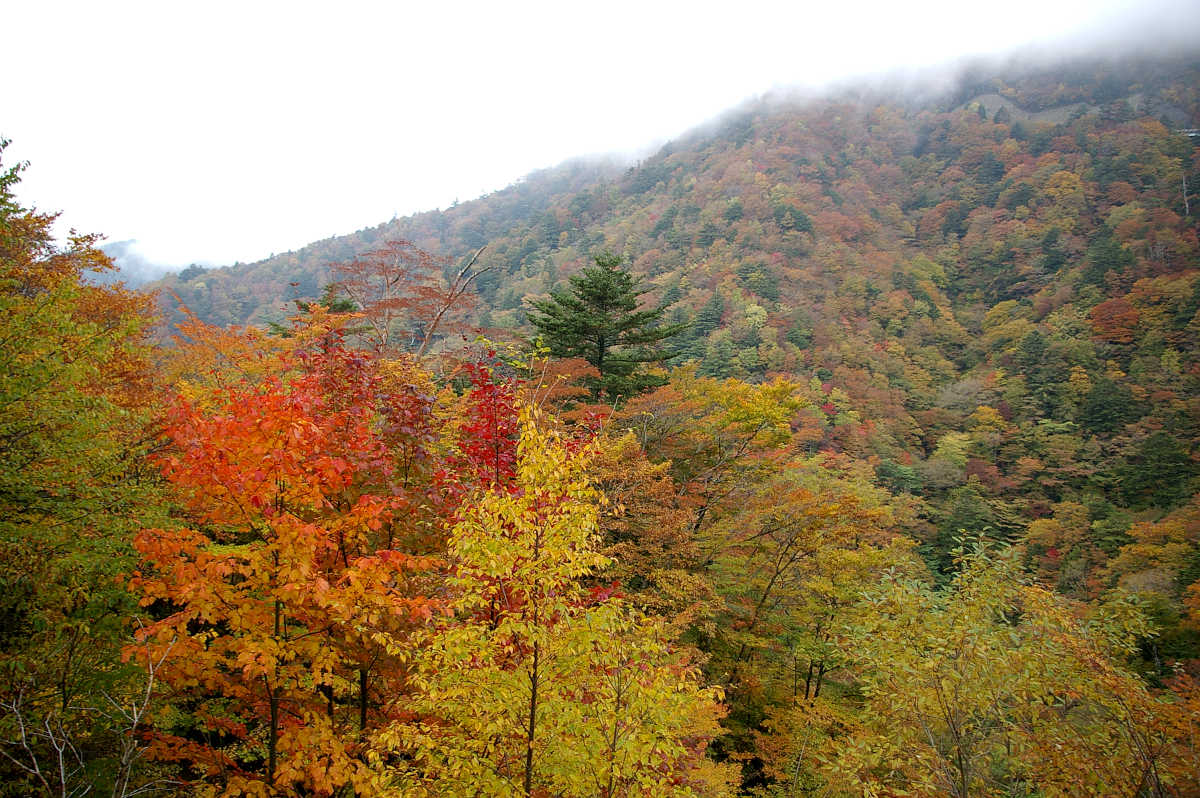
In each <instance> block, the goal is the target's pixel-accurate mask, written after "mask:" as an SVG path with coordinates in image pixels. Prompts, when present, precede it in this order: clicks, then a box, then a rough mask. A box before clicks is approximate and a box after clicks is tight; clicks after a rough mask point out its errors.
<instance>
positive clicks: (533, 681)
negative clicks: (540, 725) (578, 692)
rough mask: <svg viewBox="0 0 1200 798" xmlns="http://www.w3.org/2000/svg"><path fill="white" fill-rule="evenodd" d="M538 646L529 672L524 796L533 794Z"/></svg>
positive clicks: (534, 647) (534, 649)
mask: <svg viewBox="0 0 1200 798" xmlns="http://www.w3.org/2000/svg"><path fill="white" fill-rule="evenodd" d="M539 653H540V652H539V650H538V644H537V642H536V641H534V644H533V669H532V670H531V671H530V672H529V730H528V731H527V732H526V735H525V795H526V796H530V795H532V794H533V740H534V736H535V735H536V733H537V701H538V655H539Z"/></svg>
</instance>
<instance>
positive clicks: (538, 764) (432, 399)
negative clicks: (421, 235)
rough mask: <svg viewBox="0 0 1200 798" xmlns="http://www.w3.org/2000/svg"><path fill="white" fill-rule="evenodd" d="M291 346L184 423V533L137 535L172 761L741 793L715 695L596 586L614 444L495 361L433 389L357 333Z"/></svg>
mask: <svg viewBox="0 0 1200 798" xmlns="http://www.w3.org/2000/svg"><path fill="white" fill-rule="evenodd" d="M301 338H303V336H301ZM229 351H233V350H229ZM273 357H277V358H278V360H277V361H276V362H277V366H278V374H279V376H266V377H264V378H262V379H259V380H257V381H242V382H238V383H236V384H234V385H232V387H222V386H216V385H213V386H212V387H211V388H210V389H209V390H208V391H205V390H203V389H202V388H198V389H197V390H196V391H195V392H194V395H193V398H191V399H182V398H181V399H179V400H178V401H177V402H176V404H175V405H174V406H173V408H172V409H171V411H170V413H169V414H168V422H167V429H166V434H167V438H168V440H169V443H170V447H169V449H168V450H167V452H166V453H165V454H164V455H163V456H162V457H161V460H160V464H161V467H162V470H163V473H164V475H165V476H166V478H167V480H168V481H169V482H170V483H171V485H172V487H173V489H174V493H175V495H176V496H177V499H178V501H179V502H180V505H181V517H180V523H178V524H174V525H170V526H167V527H164V528H161V529H151V530H145V531H143V532H142V533H141V534H140V535H139V536H138V537H137V540H136V542H135V546H136V548H137V550H138V553H139V555H140V556H141V564H140V565H139V567H138V570H137V571H136V573H135V574H134V577H133V579H132V581H131V588H132V589H133V591H134V592H135V593H136V594H137V595H138V596H139V597H140V603H141V604H142V606H143V607H145V608H146V609H147V611H148V612H149V614H150V615H151V618H152V619H153V620H152V621H151V622H150V623H149V624H148V625H147V627H146V629H145V633H144V635H143V639H142V642H141V643H140V644H139V645H138V646H135V647H133V648H131V649H130V650H129V655H130V656H134V655H138V656H142V650H143V649H145V651H146V652H148V653H149V655H150V656H151V657H158V658H161V659H164V661H165V663H166V664H165V665H164V666H163V668H162V670H161V672H160V674H159V677H160V678H161V679H162V680H163V682H164V683H165V684H166V685H168V686H169V688H170V690H171V695H170V704H169V708H164V711H163V712H162V713H161V714H160V715H159V717H158V718H157V719H156V723H155V725H154V729H153V732H152V737H153V739H154V744H153V753H154V754H155V755H156V756H159V757H163V758H167V759H171V760H174V761H178V762H182V763H183V764H184V767H185V770H186V772H188V773H189V774H190V776H191V778H193V779H196V780H198V781H199V782H202V783H207V784H210V785H213V786H214V787H217V788H218V789H219V790H220V791H222V792H223V793H224V794H240V793H247V794H259V793H261V794H275V793H276V792H279V791H283V792H287V793H291V792H302V793H311V794H324V795H330V794H334V793H337V792H338V791H339V790H345V789H353V790H354V791H356V792H358V793H359V794H375V793H379V792H384V791H387V790H391V791H393V792H396V791H398V794H403V795H462V794H466V793H470V794H480V795H516V794H519V795H540V794H558V795H596V794H606V795H612V796H617V795H650V794H654V795H681V796H683V795H694V794H697V791H699V792H702V793H704V794H712V793H714V792H716V791H720V790H721V789H723V786H722V785H724V784H725V783H726V782H727V780H728V775H729V774H728V773H727V772H725V771H724V770H722V769H721V768H718V767H714V766H712V765H711V763H706V762H705V760H704V749H705V745H706V742H707V741H708V740H710V739H711V738H712V737H714V736H715V735H716V734H717V733H718V732H719V731H720V728H719V726H718V725H717V722H716V721H717V718H718V717H719V716H720V714H721V710H720V707H719V704H718V701H719V698H720V692H719V690H716V689H715V688H706V687H703V686H702V684H701V679H700V675H699V672H698V670H697V669H696V667H695V664H694V663H692V662H691V661H690V660H689V659H688V658H687V657H686V656H685V655H684V654H683V653H682V652H681V651H679V650H678V649H677V648H676V647H675V645H674V644H673V642H672V635H671V634H669V633H668V632H667V630H666V628H665V626H664V624H663V622H662V621H660V620H655V619H653V618H650V617H648V616H646V615H643V614H641V613H639V612H636V611H635V610H633V609H632V608H631V607H629V606H627V605H626V604H625V603H623V602H622V601H620V600H619V599H616V598H613V597H612V596H611V593H612V591H609V592H608V593H607V594H606V593H605V592H604V591H596V590H590V589H589V586H588V584H587V580H588V578H589V576H590V575H591V574H593V573H594V572H595V571H596V570H597V569H598V568H600V567H601V566H603V565H605V564H606V562H607V559H606V558H605V557H603V556H602V555H601V554H599V553H598V551H597V546H598V543H599V540H598V537H597V532H598V525H597V513H598V506H599V504H600V503H601V501H602V497H601V495H600V494H599V493H598V492H597V491H596V490H595V489H594V488H593V487H591V486H590V484H589V480H588V478H587V476H586V475H585V473H584V467H585V465H586V464H587V462H588V461H589V460H590V459H591V458H592V457H593V455H594V453H595V452H596V448H597V443H596V442H595V440H593V439H591V437H590V436H589V435H587V434H583V433H572V432H570V431H568V430H564V429H560V428H559V427H558V426H557V425H556V423H555V422H554V421H553V420H552V419H550V418H549V417H547V416H545V415H543V414H541V413H540V412H539V411H538V410H537V409H536V408H534V407H533V406H531V405H523V404H522V403H521V402H520V400H519V399H518V397H517V390H518V388H519V386H518V385H517V384H516V383H513V382H511V381H509V380H507V379H504V378H501V377H500V376H498V375H497V374H496V373H494V371H493V370H492V369H491V368H489V367H487V366H484V365H470V366H467V367H466V370H465V372H464V375H465V376H466V377H467V378H468V379H469V380H470V384H469V387H468V388H467V390H466V391H465V392H464V393H463V394H462V395H456V394H455V393H454V392H453V391H451V390H444V391H441V392H440V393H439V394H438V395H436V396H430V395H428V394H426V393H425V389H426V388H428V387H429V385H430V382H429V380H428V378H427V377H424V376H422V375H420V374H418V373H417V370H416V367H415V365H414V364H412V363H411V362H409V363H408V365H407V366H406V365H404V364H403V363H400V362H397V363H393V364H390V365H389V364H387V363H384V362H382V361H379V360H376V359H373V358H363V357H359V356H357V355H356V354H355V353H353V352H351V351H349V350H347V349H345V348H344V347H343V346H342V345H341V343H340V341H339V340H338V339H337V336H336V335H335V336H331V337H327V338H323V339H320V343H319V345H317V346H314V347H312V348H309V349H307V350H306V351H304V352H303V355H302V356H301V353H299V352H295V351H293V352H291V353H287V354H276V355H273ZM694 788H695V789H694Z"/></svg>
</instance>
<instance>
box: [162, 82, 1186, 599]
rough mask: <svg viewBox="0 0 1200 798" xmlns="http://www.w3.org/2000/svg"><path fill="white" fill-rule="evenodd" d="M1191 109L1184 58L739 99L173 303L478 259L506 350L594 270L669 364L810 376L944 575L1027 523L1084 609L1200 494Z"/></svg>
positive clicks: (484, 323) (836, 432)
mask: <svg viewBox="0 0 1200 798" xmlns="http://www.w3.org/2000/svg"><path fill="white" fill-rule="evenodd" d="M1198 87H1200V66H1198V65H1197V64H1196V63H1195V62H1189V61H1172V62H1162V63H1159V62H1141V63H1116V62H1114V63H1077V64H1072V65H1067V66H1062V65H1060V66H1058V67H1056V68H1054V69H1046V70H1042V71H1033V72H1026V73H1024V74H1018V75H1015V76H1014V75H1009V76H1007V77H1005V76H1003V75H1000V76H997V75H996V74H985V73H984V72H982V71H978V72H976V73H975V74H972V73H970V72H968V73H967V74H965V75H963V76H961V78H960V80H959V81H958V84H957V87H956V88H955V89H954V90H953V91H945V92H942V93H940V94H936V93H930V92H926V94H925V98H924V99H921V100H917V99H912V98H911V96H910V95H907V94H904V93H903V92H899V91H898V92H896V93H889V92H888V91H885V90H883V89H879V88H876V89H873V90H869V91H868V90H864V91H861V92H858V93H843V94H842V95H839V96H834V97H831V98H819V99H808V100H803V101H800V100H796V101H788V102H785V101H782V100H780V101H777V102H761V103H757V104H751V105H749V106H747V107H745V108H742V109H740V110H738V111H737V112H734V113H731V114H729V115H727V116H726V117H725V118H724V119H722V120H720V121H719V122H718V123H716V124H714V125H713V126H711V127H710V128H708V129H705V130H702V131H697V132H695V133H693V134H691V135H689V136H687V137H685V138H683V139H681V140H680V141H677V142H673V143H671V144H668V145H667V146H665V147H663V148H662V149H661V150H660V151H659V152H658V153H656V154H655V155H653V156H652V157H649V158H647V159H646V160H645V161H643V162H641V163H640V164H638V165H637V166H635V167H633V168H629V169H627V170H626V171H624V172H623V173H616V172H615V171H614V170H613V168H611V167H605V166H602V165H598V164H596V165H590V166H589V165H583V164H570V165H566V166H563V167H559V168H557V169H553V170H547V171H546V172H543V173H538V174H535V175H532V176H530V177H529V178H528V179H526V180H525V181H523V182H521V183H519V184H518V185H516V186H513V187H512V188H509V189H506V190H504V191H501V192H497V193H496V194H493V195H490V196H488V197H484V198H482V199H480V200H476V201H473V202H468V203H464V204H462V205H459V206H456V207H454V208H451V209H448V210H446V211H441V212H432V213H426V214H421V215H418V216H414V217H411V218H406V219H400V220H395V221H393V222H391V223H388V224H385V225H381V226H379V227H377V228H372V229H369V230H364V231H360V232H359V233H357V234H354V235H352V236H346V237H343V238H336V239H330V240H328V241H324V242H320V243H317V244H314V245H311V246H310V247H307V248H305V249H303V250H301V251H299V252H296V253H289V254H286V255H281V256H277V257H275V258H273V259H270V260H267V261H264V262H262V263H259V264H254V265H250V266H242V267H234V268H232V269H226V270H214V271H208V272H203V273H197V270H196V269H193V270H190V271H191V273H187V272H185V273H184V274H183V275H181V276H180V278H179V279H178V280H172V281H169V282H168V283H167V284H166V285H167V287H168V288H170V290H172V291H175V292H177V293H178V294H179V296H180V297H181V298H182V299H183V301H184V302H185V303H186V304H187V305H188V306H189V307H191V308H192V310H193V311H195V312H196V313H197V314H198V315H200V316H201V317H202V318H205V319H207V320H210V321H215V322H218V323H247V322H250V323H252V322H256V321H262V320H263V319H265V318H268V317H271V316H272V315H274V316H278V315H281V313H282V308H283V306H284V304H285V300H286V299H288V298H290V297H293V296H315V295H316V294H317V293H318V292H319V289H320V287H321V285H322V284H323V283H324V282H326V281H327V280H328V279H329V277H328V265H329V263H331V262H336V261H341V260H348V259H350V258H351V257H353V255H355V254H358V253H360V252H362V251H365V250H370V249H373V248H376V247H379V246H382V245H383V243H384V242H385V241H387V240H391V239H396V238H405V239H409V240H411V241H413V242H414V243H415V244H417V245H418V246H420V247H422V248H425V249H428V250H429V251H432V252H436V253H440V254H446V255H454V256H459V255H464V254H470V252H472V251H474V250H475V249H477V248H479V247H482V246H484V245H486V246H487V249H486V250H485V252H484V255H483V257H482V261H483V262H484V263H486V264H487V265H490V266H491V267H492V268H491V270H490V271H489V272H487V273H485V274H483V275H481V277H480V278H479V280H478V282H477V283H476V288H477V290H478V291H479V293H480V295H481V297H482V300H483V302H482V309H481V312H480V313H479V316H478V317H477V319H476V323H477V324H478V326H479V327H482V328H487V329H496V328H499V329H500V330H509V331H511V332H512V333H516V334H529V332H530V329H529V327H528V324H527V322H526V312H527V310H528V306H527V305H526V304H525V303H524V300H525V298H526V297H528V296H541V295H545V293H546V292H547V291H548V290H549V289H550V288H552V287H553V286H555V285H560V284H562V283H563V282H564V280H565V278H566V277H567V276H568V275H570V274H573V273H575V272H576V271H577V270H578V269H579V268H581V267H582V266H583V265H584V264H585V263H587V262H589V255H590V254H592V253H594V252H597V251H600V250H602V249H608V250H611V251H613V252H614V253H617V254H620V255H623V256H624V257H625V259H626V260H627V262H628V263H629V264H630V265H631V269H632V271H633V272H634V273H635V274H637V275H640V276H642V277H643V278H644V279H645V280H646V281H647V283H648V284H650V285H652V286H653V287H654V289H655V291H654V292H653V293H652V294H651V299H652V300H654V301H661V302H667V303H673V305H672V309H671V311H670V312H669V315H668V320H669V321H671V322H686V323H689V324H690V327H689V328H688V330H687V332H685V333H684V334H683V335H682V336H680V337H679V338H677V339H676V341H675V344H676V347H677V349H676V351H677V352H678V357H677V360H676V362H683V361H687V360H696V361H698V370H699V373H700V374H701V375H708V376H717V377H726V376H732V377H738V378H742V379H747V380H750V381H760V380H763V379H766V378H767V377H768V376H769V375H772V374H786V375H793V376H799V377H802V378H804V379H806V380H808V379H811V380H813V381H814V386H816V388H815V389H817V390H819V392H820V393H821V394H823V395H824V396H825V401H823V402H822V403H821V406H822V411H821V414H820V417H818V418H814V419H813V420H812V429H811V430H810V431H809V433H808V435H809V438H810V439H811V440H810V445H811V448H812V450H813V451H816V450H820V449H831V450H835V451H845V452H847V453H850V454H852V455H855V456H862V457H869V458H874V462H876V470H877V473H878V476H879V478H880V479H881V480H883V482H884V483H885V484H887V485H888V486H889V487H891V488H892V489H893V490H895V491H899V492H902V493H911V494H913V495H915V496H918V497H920V498H921V499H923V500H924V504H923V511H922V513H921V514H920V519H919V520H917V521H914V524H916V526H917V528H916V529H913V530H911V531H913V532H914V534H916V535H917V536H918V537H919V538H920V539H921V540H923V541H926V542H927V543H929V544H931V551H934V550H936V552H941V554H938V555H937V556H941V557H944V556H945V554H944V553H945V552H946V551H948V548H949V540H950V539H951V538H952V537H953V536H954V535H956V534H958V533H959V532H960V531H961V530H968V531H981V530H984V529H987V530H990V531H991V533H992V534H995V535H997V536H1000V537H1004V538H1011V539H1015V538H1016V537H1017V536H1018V535H1019V533H1022V532H1023V531H1024V530H1025V529H1026V528H1027V527H1028V526H1029V524H1030V523H1031V522H1032V521H1035V520H1036V521H1037V528H1038V529H1039V530H1041V531H1042V534H1041V537H1039V541H1040V543H1039V545H1038V546H1036V547H1035V548H1036V553H1037V556H1038V557H1039V558H1041V564H1042V566H1043V567H1044V568H1045V569H1047V571H1048V572H1049V573H1050V574H1051V575H1053V578H1054V579H1056V580H1057V581H1058V583H1059V585H1060V587H1061V588H1063V589H1065V590H1067V591H1068V592H1071V593H1072V594H1076V595H1079V596H1086V595H1089V594H1092V593H1094V592H1095V591H1096V590H1097V589H1098V585H1099V584H1100V581H1099V580H1100V576H1099V573H1098V570H1097V569H1099V568H1100V564H1101V563H1102V562H1104V561H1105V560H1106V559H1107V556H1108V555H1112V554H1114V553H1115V552H1116V550H1117V549H1118V548H1119V547H1120V545H1121V544H1122V543H1123V542H1126V541H1127V540H1128V538H1127V531H1126V530H1128V528H1129V527H1130V525H1131V523H1133V521H1134V520H1136V519H1138V518H1141V517H1142V515H1140V514H1144V513H1145V512H1147V511H1149V512H1150V517H1155V518H1156V517H1157V515H1155V513H1159V514H1161V512H1165V511H1168V510H1171V509H1173V508H1176V507H1178V506H1180V505H1181V504H1182V503H1184V502H1185V501H1186V500H1187V499H1188V498H1189V497H1190V496H1191V495H1192V489H1193V487H1194V479H1195V476H1196V474H1197V473H1198V469H1197V462H1196V457H1197V455H1198V452H1197V448H1196V442H1197V431H1198V429H1197V425H1198V424H1200V405H1198V403H1197V402H1198V396H1197V390H1196V389H1197V377H1198V376H1200V372H1198V369H1200V363H1198V361H1197V351H1198V348H1197V346H1196V343H1197V341H1196V336H1197V334H1200V321H1198V320H1197V317H1196V313H1197V311H1198V310H1200V280H1198V276H1200V275H1198V274H1197V271H1196V270H1197V266H1198V263H1197V252H1198V251H1197V238H1196V225H1195V216H1194V214H1191V215H1189V212H1190V211H1191V210H1192V205H1194V202H1195V200H1196V195H1195V186H1196V185H1200V171H1198V169H1200V167H1198V165H1197V163H1196V161H1195V159H1194V153H1195V144H1196V142H1197V139H1194V138H1190V137H1189V136H1187V135H1185V134H1184V133H1181V132H1180V131H1181V130H1183V129H1187V128H1192V127H1195V126H1196V125H1200V88H1198ZM448 268H450V267H448ZM501 335H502V336H503V333H501ZM1097 547H1098V550H1097ZM1189 562H1190V563H1191V564H1190V565H1188V566H1187V569H1186V570H1187V573H1188V574H1190V575H1191V579H1194V578H1195V577H1196V576H1200V560H1195V559H1193V560H1190V561H1189ZM1193 572H1194V573H1193ZM1188 581H1190V579H1189V580H1188Z"/></svg>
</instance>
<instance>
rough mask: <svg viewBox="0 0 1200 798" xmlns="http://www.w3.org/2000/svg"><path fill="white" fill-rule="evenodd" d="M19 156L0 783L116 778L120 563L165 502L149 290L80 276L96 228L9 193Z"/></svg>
mask: <svg viewBox="0 0 1200 798" xmlns="http://www.w3.org/2000/svg"><path fill="white" fill-rule="evenodd" d="M2 151H3V142H0V153H2ZM19 171H20V167H19V166H18V167H14V168H10V169H8V170H5V171H0V595H3V597H4V598H3V600H0V753H3V754H4V758H3V759H0V783H2V784H3V785H4V786H2V787H0V794H5V795H8V794H13V795H26V794H32V793H33V792H38V791H43V792H47V793H50V792H53V793H54V794H59V793H60V792H61V793H62V794H68V793H71V792H82V791H86V790H89V789H97V790H107V789H120V785H121V783H124V782H126V781H127V780H128V779H129V778H130V776H131V772H130V767H131V765H132V761H130V760H128V759H126V758H125V757H124V754H126V753H129V751H130V750H131V749H125V748H124V747H123V739H124V735H127V734H132V732H133V729H132V728H129V725H128V723H129V719H128V718H126V717H123V716H122V715H121V710H123V709H125V708H126V707H127V704H126V701H127V699H130V697H131V696H132V695H133V694H134V693H136V691H137V690H138V684H139V678H138V666H137V665H130V666H126V665H123V664H122V662H121V660H120V656H119V649H120V645H121V644H122V642H123V640H124V638H125V637H126V635H127V634H128V632H129V630H128V626H127V624H128V621H129V616H130V615H131V613H132V606H131V602H130V601H129V599H128V598H127V597H126V595H125V593H124V590H123V589H122V588H121V586H120V584H119V579H118V576H119V574H121V572H122V571H123V569H124V568H126V567H127V566H128V565H129V564H130V563H131V562H132V553H133V552H132V548H131V545H130V543H131V539H132V537H133V533H134V532H135V531H136V530H137V528H138V527H139V526H140V525H141V524H142V523H147V522H150V521H152V520H153V519H154V518H155V517H156V516H157V515H158V514H159V513H160V512H161V510H162V508H161V503H160V500H159V497H158V491H157V484H156V480H155V479H153V478H152V477H151V475H150V473H149V469H148V467H147V464H146V462H145V457H146V454H147V452H148V450H149V448H150V445H151V439H152V436H151V435H150V434H149V433H148V428H149V424H150V422H151V419H150V416H149V412H148V406H147V404H148V401H149V398H150V396H149V393H148V387H149V361H148V354H149V350H148V347H147V345H146V340H145V339H146V333H147V331H148V328H149V326H150V324H151V321H152V319H151V317H150V315H149V313H148V307H147V306H148V304H149V303H148V301H147V300H146V299H145V298H144V297H138V296H135V295H131V294H129V293H127V292H126V291H124V290H123V289H121V288H105V287H100V286H97V285H93V284H91V283H89V282H88V281H87V278H88V275H90V274H91V273H92V272H93V270H95V269H101V268H109V267H110V266H111V264H110V263H109V261H108V259H107V257H106V256H105V255H104V254H103V253H101V252H100V251H99V250H98V249H96V248H95V246H94V244H95V240H96V239H95V238H94V237H88V236H73V237H72V238H71V239H70V240H69V242H68V243H67V244H66V246H59V245H57V244H56V243H55V241H54V238H53V235H52V231H51V224H52V222H53V221H54V217H53V216H48V215H42V214H38V213H36V212H34V211H30V210H25V209H24V208H22V207H21V206H20V205H19V203H18V202H17V201H16V199H15V197H14V196H13V195H12V186H13V185H14V184H15V182H16V179H17V175H18V174H19ZM105 696H109V697H110V698H111V699H112V702H114V703H110V702H109V701H108V700H107V699H106V698H105ZM22 728H25V729H26V730H27V734H26V736H24V737H23V736H22V734H21V733H20V730H21V729H22ZM59 750H61V751H62V752H63V753H64V756H65V758H64V759H63V760H62V768H61V769H60V768H59V767H58V765H59V756H58V752H59ZM35 771H38V772H41V773H42V775H38V773H37V772H35Z"/></svg>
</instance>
